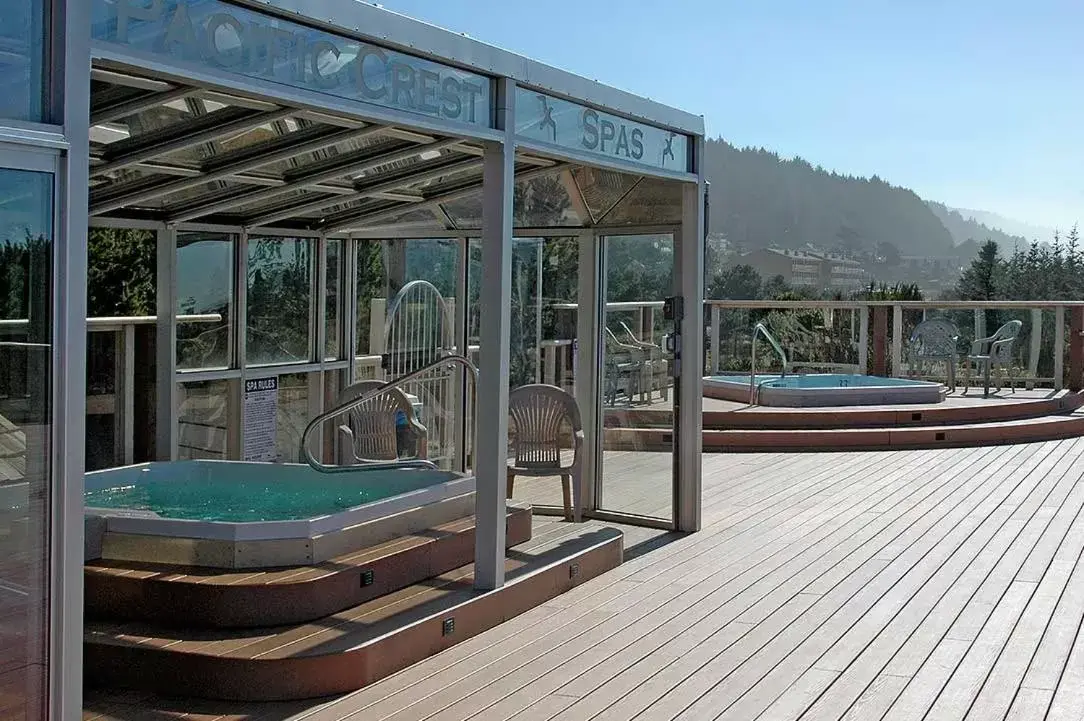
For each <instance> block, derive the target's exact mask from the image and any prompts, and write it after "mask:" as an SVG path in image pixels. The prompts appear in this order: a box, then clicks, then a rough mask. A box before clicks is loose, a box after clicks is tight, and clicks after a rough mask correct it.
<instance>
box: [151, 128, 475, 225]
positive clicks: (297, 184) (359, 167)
mask: <svg viewBox="0 0 1084 721" xmlns="http://www.w3.org/2000/svg"><path fill="white" fill-rule="evenodd" d="M460 142H462V141H460V140H458V139H446V140H443V141H438V142H435V143H429V144H427V145H417V146H411V147H409V148H400V149H398V150H394V151H391V152H387V153H381V154H379V155H373V156H368V157H365V158H350V157H347V158H346V162H344V163H342V164H340V165H335V166H333V167H331V168H322V169H319V170H315V171H311V172H307V173H301V174H298V175H296V176H289V177H287V178H286V184H285V185H282V186H280V187H277V188H260V189H258V190H255V191H247V192H244V193H239V194H237V195H235V196H232V197H230V198H226V199H224V200H218V201H215V202H211V203H200V204H196V205H192V206H189V207H188V208H183V209H179V210H177V211H176V212H174V213H173V214H172V215H171V216H170V218H169V222H171V223H183V222H186V221H189V220H194V219H196V218H199V217H202V216H205V215H209V214H211V213H216V212H220V211H223V210H228V209H230V208H236V207H238V206H240V205H248V204H250V203H255V202H259V201H263V200H272V199H274V198H278V197H280V196H283V195H286V194H288V193H290V192H292V191H294V190H297V189H299V188H307V187H310V186H312V185H315V184H318V183H323V182H325V181H328V180H335V179H337V178H343V177H345V176H348V175H352V174H354V173H362V172H365V171H366V170H372V169H373V168H378V167H380V166H381V165H386V164H388V163H395V162H399V161H402V160H407V159H409V158H412V157H414V156H415V155H419V154H421V153H424V152H426V151H433V150H442V149H444V148H450V147H452V146H454V145H458V144H459V143H460Z"/></svg>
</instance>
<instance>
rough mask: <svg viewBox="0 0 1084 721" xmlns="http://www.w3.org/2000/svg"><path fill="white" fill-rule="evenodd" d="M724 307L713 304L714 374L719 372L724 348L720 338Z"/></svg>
mask: <svg viewBox="0 0 1084 721" xmlns="http://www.w3.org/2000/svg"><path fill="white" fill-rule="evenodd" d="M721 312H722V309H721V308H720V307H719V306H717V305H715V304H712V306H711V339H710V342H711V373H712V375H718V374H719V351H720V350H721V348H722V345H723V344H722V341H720V340H719V326H720V324H721V319H720V315H721Z"/></svg>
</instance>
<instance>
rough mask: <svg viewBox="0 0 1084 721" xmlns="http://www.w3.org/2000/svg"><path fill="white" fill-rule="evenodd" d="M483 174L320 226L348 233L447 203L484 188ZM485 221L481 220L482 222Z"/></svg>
mask: <svg viewBox="0 0 1084 721" xmlns="http://www.w3.org/2000/svg"><path fill="white" fill-rule="evenodd" d="M565 167H566V166H564V165H560V164H559V165H554V166H552V167H547V168H532V169H531V170H524V171H522V172H520V173H519V174H518V175H516V176H515V179H514V181H513V182H519V181H521V180H530V179H531V178H534V177H537V176H540V175H550V174H553V173H557V172H559V171H561V170H563V169H564V168H565ZM484 177H485V176H484V174H483V181H482V182H481V183H472V184H471V185H467V186H464V187H461V188H455V189H453V190H448V191H446V192H439V193H437V194H436V195H431V196H426V198H425V200H423V201H421V202H420V203H414V204H412V205H399V206H396V207H394V208H387V209H385V210H377V211H374V212H372V213H368V214H362V215H354V216H351V217H349V218H345V217H344V218H341V219H336V218H331V219H329V222H328V223H327V224H326V225H324V226H323V227H322V229H323V230H324V232H326V233H350V232H351V231H352V230H354V229H357V230H359V231H361V230H364V229H365V228H364V226H361V225H357V223H364V224H366V225H369V224H372V223H374V222H376V221H379V220H383V219H385V218H394V217H395V216H396V215H399V214H400V213H402V212H404V211H406V210H416V209H421V208H431V207H433V206H434V205H438V204H440V203H448V202H450V201H453V200H458V199H460V198H463V197H465V196H468V195H473V194H475V193H478V192H480V191H483V190H484V186H485V180H484ZM484 222H485V221H483V223H484Z"/></svg>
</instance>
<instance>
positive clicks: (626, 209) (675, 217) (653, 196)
mask: <svg viewBox="0 0 1084 721" xmlns="http://www.w3.org/2000/svg"><path fill="white" fill-rule="evenodd" d="M680 222H681V183H680V182H678V181H676V180H661V179H659V178H644V179H643V180H642V181H640V183H639V184H638V185H637V186H636V187H635V188H633V190H632V192H631V193H629V194H628V195H627V196H625V198H624V199H623V200H622V201H621V202H620V203H618V204H617V206H616V207H615V208H614V209H613V210H611V211H610V212H609V213H607V214H606V215H605V216H604V217H603V218H602V219H601V223H603V224H604V225H672V224H677V223H680Z"/></svg>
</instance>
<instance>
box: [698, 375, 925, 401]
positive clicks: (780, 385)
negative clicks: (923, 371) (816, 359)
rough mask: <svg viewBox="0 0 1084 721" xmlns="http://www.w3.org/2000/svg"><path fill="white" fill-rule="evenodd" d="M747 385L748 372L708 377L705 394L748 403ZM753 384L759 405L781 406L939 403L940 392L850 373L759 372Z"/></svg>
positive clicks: (914, 383)
mask: <svg viewBox="0 0 1084 721" xmlns="http://www.w3.org/2000/svg"><path fill="white" fill-rule="evenodd" d="M749 385H750V378H749V375H748V374H744V375H737V374H730V375H718V376H707V377H706V378H704V394H705V395H706V396H708V397H710V398H718V399H721V400H730V401H736V402H748V401H749V396H750V387H749ZM755 385H756V387H757V394H756V403H757V404H758V405H763V406H782V407H816V406H821V407H823V406H862V405H895V404H907V403H926V404H929V403H940V402H941V400H942V391H943V387H942V386H941V384H939V383H930V382H929V381H917V380H911V379H908V378H883V377H880V376H866V375H858V374H851V373H812V374H807V375H788V376H779V375H774V374H758V375H757V376H756V379H755Z"/></svg>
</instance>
